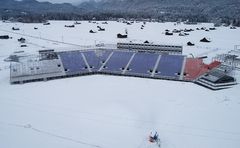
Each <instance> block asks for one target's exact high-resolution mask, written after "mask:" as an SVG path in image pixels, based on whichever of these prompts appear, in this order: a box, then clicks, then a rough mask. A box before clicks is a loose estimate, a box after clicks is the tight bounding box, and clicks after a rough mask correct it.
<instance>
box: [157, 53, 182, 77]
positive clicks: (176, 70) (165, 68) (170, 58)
mask: <svg viewBox="0 0 240 148" xmlns="http://www.w3.org/2000/svg"><path fill="white" fill-rule="evenodd" d="M183 60H184V56H179V55H162V56H161V59H160V62H159V64H158V68H157V73H156V74H155V77H167V78H174V79H178V78H179V74H180V73H181V70H182V65H183Z"/></svg>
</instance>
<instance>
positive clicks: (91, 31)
mask: <svg viewBox="0 0 240 148" xmlns="http://www.w3.org/2000/svg"><path fill="white" fill-rule="evenodd" d="M89 33H97V32H96V31H93V30H90V31H89Z"/></svg>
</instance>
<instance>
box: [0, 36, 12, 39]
mask: <svg viewBox="0 0 240 148" xmlns="http://www.w3.org/2000/svg"><path fill="white" fill-rule="evenodd" d="M9 38H10V37H9V36H8V35H1V36H0V39H9Z"/></svg>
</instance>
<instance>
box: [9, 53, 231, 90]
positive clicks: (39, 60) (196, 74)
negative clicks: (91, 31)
mask: <svg viewBox="0 0 240 148" xmlns="http://www.w3.org/2000/svg"><path fill="white" fill-rule="evenodd" d="M219 65H220V63H219V62H213V63H211V64H209V65H207V64H204V63H203V61H202V59H197V58H187V57H186V56H183V55H168V54H162V53H160V52H153V53H149V52H138V51H134V50H131V51H129V50H111V49H95V50H74V51H62V52H54V51H52V50H47V51H41V52H39V56H36V57H35V58H34V59H33V58H30V59H26V60H24V61H20V62H12V63H11V68H10V82H11V83H12V84H18V83H26V82H34V81H46V80H51V79H58V78H65V77H74V76H81V75H90V74H107V75H121V76H132V77H144V78H152V79H167V80H176V81H187V82H196V81H199V80H200V79H199V78H201V80H203V79H204V80H206V79H208V77H207V76H206V75H205V74H208V75H212V73H210V72H211V71H212V70H214V69H215V68H217V67H218V66H219ZM222 76H223V77H224V80H225V82H226V83H225V84H226V85H227V86H229V85H233V84H235V83H232V82H235V79H234V78H233V79H230V76H226V74H222ZM222 76H221V78H219V79H223V78H222ZM225 78H226V79H225ZM219 82H221V87H222V84H223V83H222V80H219V81H212V83H219ZM228 82H231V83H228ZM198 84H199V83H198ZM225 84H224V86H225ZM228 84H229V85H228ZM201 85H202V83H201ZM217 85H220V84H217ZM209 88H210V87H209Z"/></svg>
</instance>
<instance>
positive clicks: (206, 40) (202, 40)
mask: <svg viewBox="0 0 240 148" xmlns="http://www.w3.org/2000/svg"><path fill="white" fill-rule="evenodd" d="M200 42H205V43H209V42H211V41H210V40H208V39H206V38H203V39H201V40H200Z"/></svg>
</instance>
